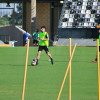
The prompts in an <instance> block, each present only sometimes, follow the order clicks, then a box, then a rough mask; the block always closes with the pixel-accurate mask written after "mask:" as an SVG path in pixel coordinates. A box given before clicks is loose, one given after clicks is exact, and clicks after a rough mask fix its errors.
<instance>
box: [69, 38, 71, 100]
mask: <svg viewBox="0 0 100 100" xmlns="http://www.w3.org/2000/svg"><path fill="white" fill-rule="evenodd" d="M70 58H71V38H69V60H70ZM69 100H71V62H70V68H69Z"/></svg>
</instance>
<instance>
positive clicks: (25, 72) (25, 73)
mask: <svg viewBox="0 0 100 100" xmlns="http://www.w3.org/2000/svg"><path fill="white" fill-rule="evenodd" d="M28 54H29V39H28V42H27V49H26V59H25V69H24V80H23V89H22V98H21V100H24V95H25V85H26V75H27V64H28Z"/></svg>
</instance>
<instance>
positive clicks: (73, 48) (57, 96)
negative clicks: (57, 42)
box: [57, 43, 77, 100]
mask: <svg viewBox="0 0 100 100" xmlns="http://www.w3.org/2000/svg"><path fill="white" fill-rule="evenodd" d="M76 45H77V44H76V43H75V44H74V48H73V51H72V54H71V58H70V60H69V63H68V66H67V68H66V72H65V75H64V78H63V81H62V84H61V87H60V90H59V93H58V96H57V100H59V98H60V95H61V92H62V89H63V86H64V83H65V79H66V77H67V73H68V70H69V68H70V63H71V61H72V58H73V55H74V52H75V48H76Z"/></svg>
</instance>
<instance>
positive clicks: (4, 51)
mask: <svg viewBox="0 0 100 100" xmlns="http://www.w3.org/2000/svg"><path fill="white" fill-rule="evenodd" d="M37 49H38V48H37V47H35V48H33V47H30V50H29V61H28V70H27V80H26V90H25V100H56V98H57V95H58V92H59V89H60V86H61V82H62V80H63V77H64V74H65V70H66V67H67V64H68V59H69V47H49V51H50V53H51V54H52V56H53V59H54V65H51V62H50V61H48V59H49V58H48V56H47V55H46V54H45V52H44V51H43V52H42V54H41V57H40V60H39V65H38V66H31V61H32V59H33V58H36V55H37ZM25 54H26V48H25V47H15V48H6V47H5V48H2V47H1V48H0V100H21V94H22V84H23V76H24V65H25ZM95 56H96V47H76V50H75V54H74V56H73V60H72V100H98V87H97V85H98V83H97V64H96V63H92V62H91V60H93V59H94V58H95ZM68 84H69V77H67V79H66V82H65V85H64V88H63V91H62V94H61V97H60V100H68V89H69V86H68Z"/></svg>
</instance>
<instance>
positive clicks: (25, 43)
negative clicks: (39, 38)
mask: <svg viewBox="0 0 100 100" xmlns="http://www.w3.org/2000/svg"><path fill="white" fill-rule="evenodd" d="M23 37H24V43H23V44H24V46H25V47H26V46H27V40H28V37H32V36H31V35H30V34H29V33H28V32H25V33H23Z"/></svg>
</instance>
